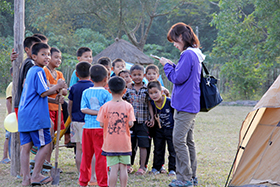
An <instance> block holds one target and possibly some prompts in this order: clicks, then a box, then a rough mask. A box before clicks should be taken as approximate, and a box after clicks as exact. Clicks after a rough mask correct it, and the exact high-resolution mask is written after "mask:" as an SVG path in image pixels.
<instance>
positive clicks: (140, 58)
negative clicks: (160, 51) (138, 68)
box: [93, 39, 154, 65]
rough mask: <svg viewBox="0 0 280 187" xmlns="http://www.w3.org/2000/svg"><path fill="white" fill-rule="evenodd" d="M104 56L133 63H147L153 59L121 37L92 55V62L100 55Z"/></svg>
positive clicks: (151, 62) (150, 62)
mask: <svg viewBox="0 0 280 187" xmlns="http://www.w3.org/2000/svg"><path fill="white" fill-rule="evenodd" d="M104 56H106V57H109V58H110V59H111V60H114V59H116V58H121V59H123V60H124V61H126V62H130V63H133V64H142V65H148V64H153V63H154V61H153V60H152V59H151V58H150V57H148V56H147V55H145V54H144V53H143V52H142V51H140V50H139V49H138V48H137V47H135V46H134V45H132V44H131V43H129V42H127V41H125V40H123V39H116V41H115V42H114V43H113V44H111V45H110V46H109V47H107V48H106V49H104V50H103V51H102V52H100V53H99V54H97V55H96V56H94V57H93V63H96V62H97V60H98V59H99V58H100V57H104Z"/></svg>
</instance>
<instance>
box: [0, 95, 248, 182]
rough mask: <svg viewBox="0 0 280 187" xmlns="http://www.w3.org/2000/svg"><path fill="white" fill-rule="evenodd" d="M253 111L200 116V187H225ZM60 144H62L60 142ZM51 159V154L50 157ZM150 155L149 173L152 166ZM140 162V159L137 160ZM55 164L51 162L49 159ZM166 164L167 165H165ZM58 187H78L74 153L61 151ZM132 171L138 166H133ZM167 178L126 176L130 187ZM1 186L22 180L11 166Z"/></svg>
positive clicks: (1, 111) (231, 109) (2, 171)
mask: <svg viewBox="0 0 280 187" xmlns="http://www.w3.org/2000/svg"><path fill="white" fill-rule="evenodd" d="M0 104H1V105H0V123H1V124H3V123H2V122H3V121H4V116H5V99H4V98H0ZM251 109H252V107H240V106H218V107H216V108H215V109H213V110H212V111H210V112H208V113H199V114H198V116H197V118H196V124H195V141H196V147H197V160H198V169H197V176H198V179H199V186H224V184H225V181H226V178H227V175H228V172H229V170H230V167H231V164H232V161H233V159H234V156H235V152H236V148H237V143H238V132H239V129H240V126H241V123H242V121H243V120H244V119H245V117H246V115H247V113H248V112H249V111H250V110H251ZM4 136H5V134H4V128H3V126H2V125H1V128H0V149H1V150H0V158H2V154H3V142H4ZM60 143H61V144H63V140H62V141H61V142H60ZM53 156H54V154H53ZM152 157H153V156H152V155H151V158H150V162H149V169H151V166H152ZM136 159H137V160H139V158H136ZM52 160H53V162H54V158H53V159H52ZM166 164H167V161H166ZM59 167H60V168H61V169H62V170H63V173H62V174H61V175H60V186H68V187H74V186H78V185H77V182H78V173H77V170H76V167H75V162H74V154H73V149H67V148H64V147H62V148H60V156H59ZM134 168H135V169H137V168H138V166H137V165H136V166H134ZM172 179H173V178H172V177H168V176H166V175H157V176H154V175H149V174H146V175H145V176H135V175H134V174H131V175H129V181H128V186H130V187H134V186H135V187H138V186H142V187H163V186H164V187H166V186H168V184H169V183H170V181H171V180H172ZM0 181H1V182H0V186H3V187H4V186H5V187H6V186H20V184H21V180H20V179H15V177H12V176H10V164H7V165H4V164H0Z"/></svg>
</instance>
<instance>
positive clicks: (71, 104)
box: [68, 99, 73, 120]
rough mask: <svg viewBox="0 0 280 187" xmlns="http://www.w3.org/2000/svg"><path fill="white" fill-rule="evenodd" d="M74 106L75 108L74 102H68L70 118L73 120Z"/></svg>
mask: <svg viewBox="0 0 280 187" xmlns="http://www.w3.org/2000/svg"><path fill="white" fill-rule="evenodd" d="M72 106H73V101H72V100H70V99H69V102H68V114H69V117H70V119H71V120H72Z"/></svg>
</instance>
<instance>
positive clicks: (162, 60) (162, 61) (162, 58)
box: [159, 57, 174, 66]
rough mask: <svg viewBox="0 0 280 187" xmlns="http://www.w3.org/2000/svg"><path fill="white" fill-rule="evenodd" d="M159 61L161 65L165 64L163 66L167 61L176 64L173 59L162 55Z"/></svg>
mask: <svg viewBox="0 0 280 187" xmlns="http://www.w3.org/2000/svg"><path fill="white" fill-rule="evenodd" d="M159 62H160V63H161V65H163V66H165V64H166V63H168V64H171V65H173V64H174V63H173V62H172V61H171V60H169V59H167V58H164V57H161V58H160V60H159Z"/></svg>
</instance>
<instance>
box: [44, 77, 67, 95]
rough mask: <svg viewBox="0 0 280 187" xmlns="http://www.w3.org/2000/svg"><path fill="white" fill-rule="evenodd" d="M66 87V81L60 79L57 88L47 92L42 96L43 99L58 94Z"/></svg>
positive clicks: (54, 87)
mask: <svg viewBox="0 0 280 187" xmlns="http://www.w3.org/2000/svg"><path fill="white" fill-rule="evenodd" d="M65 85H66V83H65V81H64V80H62V79H59V80H58V81H57V84H56V85H55V86H53V87H51V88H50V89H48V90H47V91H45V92H43V93H42V94H41V97H46V96H48V95H52V94H57V93H58V92H59V90H60V89H62V88H64V86H65Z"/></svg>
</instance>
